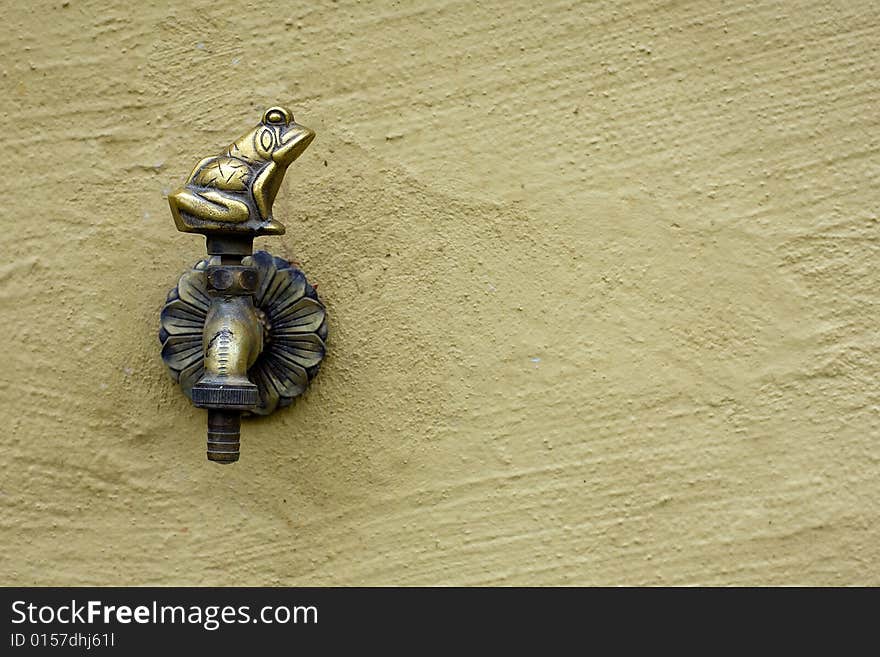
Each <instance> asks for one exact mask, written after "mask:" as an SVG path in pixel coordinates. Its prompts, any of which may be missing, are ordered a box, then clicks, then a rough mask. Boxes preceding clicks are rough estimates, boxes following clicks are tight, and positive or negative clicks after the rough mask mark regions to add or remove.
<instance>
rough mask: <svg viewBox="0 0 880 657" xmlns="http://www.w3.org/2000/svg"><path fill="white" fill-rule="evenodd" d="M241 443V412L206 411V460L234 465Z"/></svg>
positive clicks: (210, 409) (213, 409)
mask: <svg viewBox="0 0 880 657" xmlns="http://www.w3.org/2000/svg"><path fill="white" fill-rule="evenodd" d="M240 441H241V412H240V411H227V410H221V409H217V408H209V409H208V460H209V461H216V462H217V463H234V462H235V461H237V460H238V455H239V444H240Z"/></svg>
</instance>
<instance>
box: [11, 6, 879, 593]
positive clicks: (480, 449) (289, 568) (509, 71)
mask: <svg viewBox="0 0 880 657" xmlns="http://www.w3.org/2000/svg"><path fill="white" fill-rule="evenodd" d="M284 4H285V3H278V2H276V3H265V8H263V9H251V8H249V7H248V5H249V3H241V2H186V3H180V4H179V5H177V6H170V5H165V4H164V3H152V2H151V3H133V2H123V1H122V0H117V1H113V2H103V3H102V2H84V1H82V0H70V2H61V0H54V1H53V2H35V3H31V2H23V1H17V2H11V1H9V0H7V1H6V2H4V3H3V7H2V14H3V17H4V24H5V28H6V29H4V30H3V31H2V32H0V53H2V60H0V69H2V77H0V81H2V82H0V84H2V94H0V129H2V130H0V134H2V135H3V136H4V138H3V143H4V145H5V148H6V165H5V166H6V171H7V173H8V177H7V182H6V184H5V186H4V195H3V201H2V205H0V207H2V222H3V224H2V228H3V230H2V236H0V240H2V249H3V250H2V253H3V259H2V264H0V330H2V335H3V336H4V338H5V340H4V342H5V344H6V345H7V346H6V348H5V349H4V350H3V351H4V352H5V353H4V355H3V364H4V367H3V377H2V385H0V391H2V397H0V399H2V407H0V422H2V427H3V446H2V453H3V457H2V460H0V463H2V468H3V474H2V484H0V491H2V495H0V501H2V509H3V512H2V514H0V527H2V529H0V548H2V553H3V559H2V560H0V576H2V583H4V584H875V585H876V584H880V530H878V526H880V525H878V520H880V518H878V515H880V514H878V499H880V476H878V464H880V447H878V429H880V422H878V409H880V385H878V374H880V349H878V348H880V343H878V330H877V323H878V303H880V286H878V278H877V273H876V272H877V269H876V268H877V263H878V262H880V260H878V256H880V247H878V245H880V242H878V230H880V225H878V218H880V204H878V196H877V189H878V177H880V163H878V162H880V160H878V147H880V131H878V128H880V121H878V116H880V115H878V111H877V107H878V101H880V83H878V79H880V78H878V73H880V71H878V65H877V56H876V55H877V50H878V46H880V9H878V5H877V3H876V2H855V1H852V0H846V1H843V0H840V1H838V2H798V3H795V2H778V3H769V2H761V3H755V4H751V5H746V4H744V3H739V2H723V3H722V2H708V1H705V2H691V3H668V2H646V1H634V2H624V3H621V2H607V3H599V4H592V3H591V4H587V3H576V2H549V3H543V2H522V3H510V2H498V3H491V4H490V3H471V2H451V1H446V0H435V1H433V2H431V1H423V2H419V3H410V2H401V3H397V4H395V5H388V6H384V5H380V4H376V3H364V4H361V5H356V4H354V3H349V2H345V1H340V2H338V3H337V2H325V3H320V4H318V3H301V2H291V3H289V7H288V8H284V7H283V5H284ZM383 7H384V8H383ZM279 102H280V103H284V104H289V105H290V106H291V107H292V108H293V109H294V111H295V112H296V115H297V118H298V119H299V120H301V121H302V122H303V123H305V124H306V125H309V126H311V127H313V128H315V129H316V130H317V132H318V139H317V140H316V141H315V143H314V144H313V145H312V147H311V148H310V149H309V151H308V152H307V153H306V154H305V155H304V156H303V157H302V158H301V159H300V161H299V162H297V163H296V164H295V165H294V167H293V168H292V169H291V170H290V172H289V173H288V177H287V179H286V181H285V183H284V186H283V188H282V190H281V193H280V194H279V198H278V201H277V202H276V206H275V207H276V214H277V216H278V217H279V218H280V219H281V220H282V221H285V222H286V223H287V225H288V233H287V235H285V236H284V237H282V238H273V239H264V240H260V242H262V246H263V247H264V248H269V249H270V250H272V251H273V252H275V253H276V254H278V255H282V256H286V257H289V258H293V257H295V258H297V259H298V260H300V261H301V262H302V264H303V267H304V268H305V270H306V272H307V273H308V274H309V276H310V278H311V279H312V280H314V281H316V282H317V283H318V284H319V291H320V293H321V295H322V297H323V298H324V300H325V301H326V303H327V304H328V307H329V311H330V313H331V324H330V330H331V342H330V347H331V351H330V355H329V356H328V358H327V360H326V362H325V368H324V370H323V371H322V373H321V374H320V375H319V377H318V379H317V380H316V382H315V384H314V386H313V387H312V389H311V390H310V392H309V393H308V394H307V396H306V397H305V398H303V399H301V400H300V401H299V403H297V404H296V405H295V406H294V407H293V408H290V409H287V410H286V411H283V412H280V413H278V414H276V415H274V416H272V417H271V418H268V419H266V420H261V421H251V422H248V423H246V424H245V426H244V428H243V445H242V447H243V458H242V461H241V462H240V463H238V464H237V465H235V466H231V467H219V466H216V465H214V464H211V463H208V462H207V461H206V460H205V457H204V431H205V414H204V411H200V410H197V409H194V408H193V407H192V406H191V405H190V404H189V402H188V401H187V400H186V399H185V398H184V397H183V395H182V394H181V392H180V390H179V389H178V388H177V387H176V386H175V385H174V384H173V383H172V381H171V380H170V378H169V377H168V375H167V374H166V371H165V368H164V366H163V364H162V361H161V359H160V357H159V345H158V343H157V339H156V333H157V329H158V326H157V324H158V313H159V309H160V307H161V305H162V302H163V300H164V297H165V294H166V292H167V291H168V289H169V288H170V287H171V286H172V285H173V284H174V283H175V280H176V277H177V276H178V275H179V273H180V272H181V271H182V270H183V269H184V268H185V267H187V266H188V265H190V264H192V263H193V262H195V261H196V260H198V259H199V257H200V256H201V254H202V253H203V250H204V247H203V241H202V239H201V238H199V237H196V236H186V235H182V234H180V233H177V232H176V231H175V230H174V226H173V223H172V220H171V216H170V213H169V211H168V207H167V202H166V200H165V198H164V196H163V194H165V193H167V191H168V189H169V187H171V186H173V185H177V184H179V183H180V182H182V181H183V179H184V178H185V176H186V175H187V174H188V173H189V170H190V168H191V167H192V165H193V164H194V163H195V161H196V160H197V159H198V158H201V157H203V156H207V155H211V154H213V153H214V152H216V151H217V150H218V149H219V148H220V147H221V146H223V145H224V144H225V143H228V141H229V140H231V139H232V138H234V137H236V136H237V135H238V134H239V133H240V132H242V131H243V130H244V129H247V128H248V127H250V126H251V125H253V123H254V122H255V120H256V118H257V117H258V116H259V112H260V111H261V109H262V108H264V107H265V106H267V105H268V104H273V103H279Z"/></svg>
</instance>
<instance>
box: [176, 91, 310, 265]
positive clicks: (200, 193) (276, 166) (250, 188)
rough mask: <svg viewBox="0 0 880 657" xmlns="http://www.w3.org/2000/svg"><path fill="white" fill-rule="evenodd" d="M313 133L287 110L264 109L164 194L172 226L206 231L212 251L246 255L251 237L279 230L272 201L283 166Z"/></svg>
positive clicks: (287, 165)
mask: <svg viewBox="0 0 880 657" xmlns="http://www.w3.org/2000/svg"><path fill="white" fill-rule="evenodd" d="M314 138H315V133H314V131H313V130H311V129H310V128H307V127H305V126H303V125H300V124H298V123H296V121H294V119H293V114H292V113H291V112H290V110H288V109H286V108H284V107H271V108H269V109H267V110H266V111H265V112H264V113H263V115H262V119H261V120H260V122H259V123H258V124H257V126H256V127H255V128H253V129H252V130H250V131H248V132H246V133H245V134H243V135H242V136H241V137H239V138H238V139H236V140H235V141H234V142H232V144H230V145H229V146H228V147H227V148H226V149H224V150H223V151H222V152H221V153H220V154H218V155H213V156H210V157H206V158H203V159H202V160H200V161H199V163H198V164H196V166H195V167H194V168H193V170H192V173H191V174H190V175H189V178H187V180H186V182H185V183H184V184H183V185H182V186H181V187H178V188H177V189H175V190H174V191H173V192H172V193H171V194H169V195H168V203H169V205H170V206H171V215H172V217H173V218H174V223H175V225H176V226H177V229H178V230H179V231H181V232H184V233H201V234H203V235H205V236H206V237H207V239H208V252H209V253H212V254H217V255H247V254H249V253H250V248H251V246H250V245H251V244H252V243H253V239H254V238H255V237H259V236H260V235H283V234H284V232H285V228H284V225H283V224H282V223H280V222H279V221H276V220H275V219H274V218H273V216H272V205H273V203H274V201H275V196H276V194H277V193H278V190H279V189H280V187H281V182H282V180H283V179H284V174H285V173H286V171H287V168H288V167H289V166H290V165H291V164H292V163H293V162H294V160H296V159H297V158H298V157H299V156H300V155H301V154H302V153H303V151H305V149H306V148H308V146H309V144H311V143H312V140H313V139H314Z"/></svg>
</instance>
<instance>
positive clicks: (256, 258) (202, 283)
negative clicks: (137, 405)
mask: <svg viewBox="0 0 880 657" xmlns="http://www.w3.org/2000/svg"><path fill="white" fill-rule="evenodd" d="M218 260H219V257H217V256H214V257H212V258H209V259H205V260H201V261H200V262H198V263H196V265H195V266H194V267H193V268H192V269H190V270H189V271H187V272H185V273H184V274H183V275H182V276H181V277H180V280H179V281H178V284H177V286H176V287H174V288H173V289H172V290H171V292H170V293H169V294H168V299H167V300H166V302H165V307H164V308H163V309H162V315H161V330H160V332H159V339H160V341H161V342H162V358H163V359H164V361H165V364H166V365H167V366H168V368H169V370H171V375H172V376H173V377H174V380H175V381H177V382H178V383H180V386H181V387H182V388H183V391H184V393H185V394H186V395H187V397H189V398H190V399H192V397H193V393H192V389H193V387H194V386H195V385H196V383H198V381H199V380H200V379H201V378H202V377H203V376H204V375H205V372H206V368H205V364H206V359H205V344H204V340H205V338H204V335H205V326H206V320H207V317H208V314H209V312H210V310H211V304H212V299H211V296H210V292H209V290H208V280H207V271H208V269H209V268H210V264H211V263H212V262H216V261H218ZM243 264H249V265H252V266H254V267H255V268H256V270H257V273H258V283H257V288H256V290H255V292H254V295H253V303H254V309H255V310H254V312H255V316H256V317H257V320H258V321H259V323H260V325H261V327H262V330H263V348H262V351H261V352H260V353H259V355H258V356H257V358H256V360H255V361H254V362H253V363H251V364H250V365H249V367H248V372H247V373H248V378H249V379H250V380H251V381H252V382H253V383H254V384H256V386H257V391H258V394H259V401H258V403H257V405H256V406H255V407H253V408H251V409H249V410H250V412H251V413H255V414H258V415H268V414H269V413H271V412H273V411H275V410H276V409H278V408H284V407H285V406H288V405H290V403H291V402H292V401H293V400H294V399H295V398H296V397H298V396H299V395H301V394H302V393H303V392H304V391H305V389H306V386H308V384H309V382H310V381H311V380H312V379H313V378H314V377H315V375H316V374H317V373H318V369H319V368H320V364H321V360H322V359H323V357H324V352H325V341H326V339H327V321H326V311H325V309H324V305H323V304H322V303H321V300H320V299H319V298H318V294H317V292H316V291H315V289H314V288H313V287H312V286H311V285H309V283H308V281H307V280H306V277H305V274H303V272H302V270H300V269H299V268H298V267H296V266H295V265H292V264H291V263H289V262H288V261H286V260H284V259H283V258H278V257H274V256H272V255H271V254H269V253H267V252H266V251H257V252H256V253H254V254H253V256H249V257H247V258H245V259H244V260H243Z"/></svg>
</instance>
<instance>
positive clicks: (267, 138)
mask: <svg viewBox="0 0 880 657" xmlns="http://www.w3.org/2000/svg"><path fill="white" fill-rule="evenodd" d="M274 145H275V133H274V132H272V131H271V130H269V129H268V128H267V129H266V130H263V132H261V133H260V146H262V147H263V150H264V151H266V152H267V153H271V152H272V147H273V146H274Z"/></svg>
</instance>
